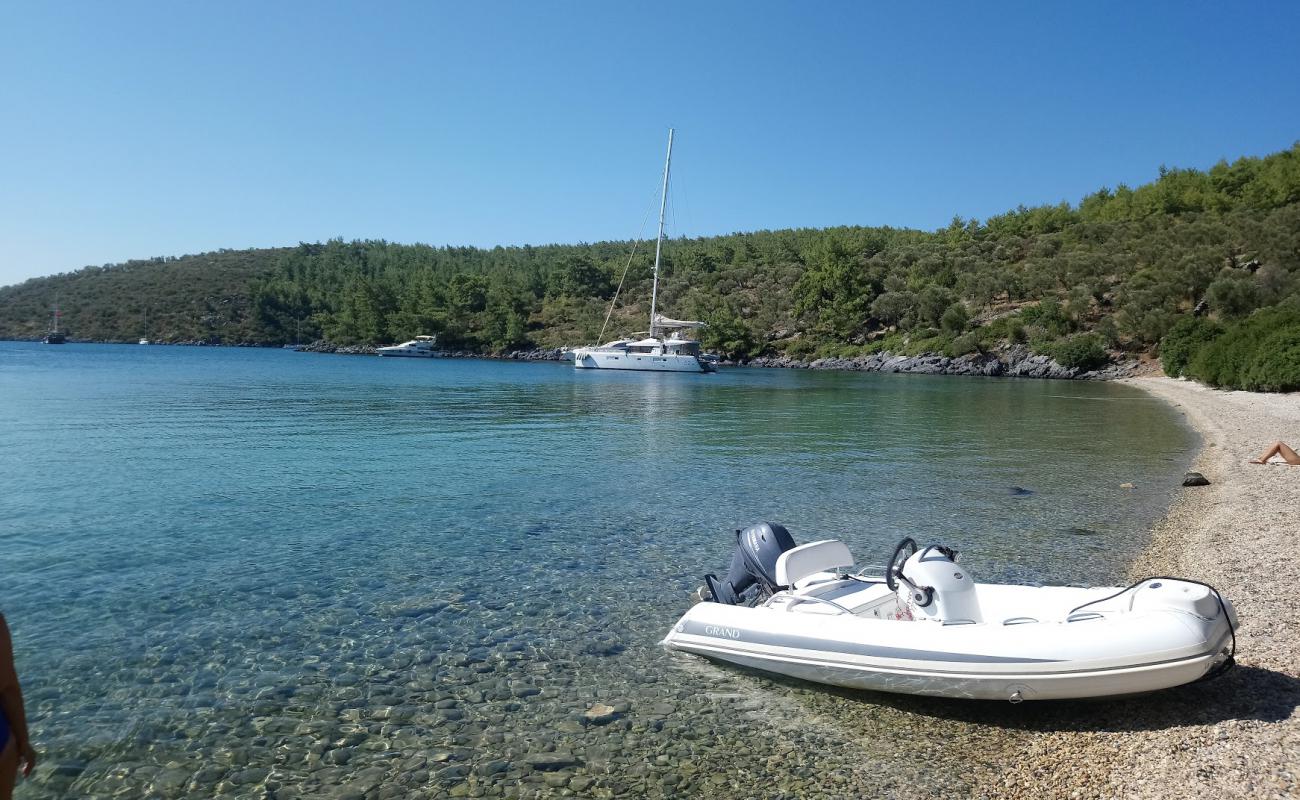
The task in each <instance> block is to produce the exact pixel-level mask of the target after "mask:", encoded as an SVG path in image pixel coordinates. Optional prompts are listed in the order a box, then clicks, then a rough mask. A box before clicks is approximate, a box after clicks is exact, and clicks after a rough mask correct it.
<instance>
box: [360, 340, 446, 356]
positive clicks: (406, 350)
mask: <svg viewBox="0 0 1300 800" xmlns="http://www.w3.org/2000/svg"><path fill="white" fill-rule="evenodd" d="M375 352H376V353H377V354H378V355H381V356H397V357H399V358H433V357H434V356H436V355H438V337H437V336H417V337H415V338H414V339H412V340H410V341H409V342H402V343H401V344H395V345H392V346H389V347H380V348H376V350H375Z"/></svg>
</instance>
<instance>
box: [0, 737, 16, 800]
mask: <svg viewBox="0 0 1300 800" xmlns="http://www.w3.org/2000/svg"><path fill="white" fill-rule="evenodd" d="M17 778H18V743H17V742H15V741H14V737H13V734H12V733H10V734H9V741H7V742H5V746H4V750H0V800H12V798H13V796H14V781H15V780H16V779H17Z"/></svg>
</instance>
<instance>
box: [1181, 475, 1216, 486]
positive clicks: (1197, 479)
mask: <svg viewBox="0 0 1300 800" xmlns="http://www.w3.org/2000/svg"><path fill="white" fill-rule="evenodd" d="M1183 485H1184V486H1209V485H1210V479H1209V478H1207V477H1205V476H1204V475H1202V474H1201V473H1199V472H1189V473H1187V474H1186V475H1184V476H1183Z"/></svg>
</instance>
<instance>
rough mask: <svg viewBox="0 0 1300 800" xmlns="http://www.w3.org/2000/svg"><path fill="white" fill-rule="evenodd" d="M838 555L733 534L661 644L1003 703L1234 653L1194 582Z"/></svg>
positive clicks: (765, 532) (942, 555)
mask: <svg viewBox="0 0 1300 800" xmlns="http://www.w3.org/2000/svg"><path fill="white" fill-rule="evenodd" d="M852 562H853V556H852V555H851V554H850V552H849V549H848V547H846V546H845V545H844V544H843V543H842V542H838V541H835V540H825V541H819V542H812V543H810V544H805V545H802V546H795V544H794V540H793V539H792V538H791V536H790V534H789V533H788V532H787V531H786V529H785V528H783V527H781V526H780V525H772V524H767V523H764V524H760V525H753V526H751V527H749V528H746V529H745V530H743V531H737V545H736V551H735V553H734V554H733V558H732V562H731V567H730V570H729V573H728V575H727V577H726V579H725V580H719V579H718V578H717V577H715V576H713V575H709V576H706V579H705V580H706V586H704V587H701V589H700V590H699V592H698V595H697V599H699V600H700V602H697V603H696V604H695V605H694V606H692V607H691V608H690V609H689V610H688V611H687V612H686V613H685V614H684V615H683V616H682V618H681V619H680V620H679V621H678V622H677V624H676V625H674V626H673V628H672V630H671V631H669V633H668V635H667V637H666V638H665V639H664V641H663V643H664V644H665V645H666V646H668V647H670V648H672V649H675V650H681V651H685V652H688V653H696V654H698V655H702V656H706V657H708V658H710V659H715V660H718V661H725V662H729V663H732V664H737V665H741V666H745V667H751V668H755V669H759V670H765V671H768V672H773V673H778V674H781V675H788V676H791V677H794V678H800V679H803V680H809V681H815V682H819V683H826V684H831V685H835V686H846V687H851V688H857V689H873V690H877V691H885V692H902V693H907V694H922V695H940V696H944V697H955V698H972V699H1001V700H1009V701H1011V702H1013V703H1018V702H1020V701H1022V700H1053V699H1065V698H1085V697H1107V696H1115V695H1128V694H1137V693H1141V692H1150V691H1154V690H1157V689H1166V688H1170V687H1173V686H1179V685H1182V684H1186V683H1192V682H1195V681H1200V680H1206V679H1209V678H1213V677H1216V676H1217V675H1219V674H1222V673H1223V672H1225V671H1227V670H1228V669H1229V668H1231V667H1232V665H1233V664H1234V663H1235V659H1234V655H1235V651H1236V632H1235V631H1236V628H1237V617H1236V612H1235V611H1234V609H1233V607H1232V604H1231V603H1229V602H1228V601H1227V600H1225V599H1224V598H1222V597H1221V596H1220V595H1219V593H1218V592H1217V591H1216V590H1215V589H1214V588H1213V587H1211V586H1209V585H1207V584H1204V583H1200V582H1197V581H1193V580H1186V579H1176V578H1164V577H1161V578H1148V579H1146V580H1143V581H1140V582H1138V583H1135V584H1133V585H1132V586H1129V587H1127V588H1125V587H1104V588H1076V587H1065V586H1012V585H1000V584H985V583H976V582H975V579H974V576H972V575H971V574H970V573H969V571H968V570H967V569H966V568H965V567H963V566H961V565H959V564H958V563H957V553H956V551H954V550H952V549H950V548H947V547H942V546H939V545H930V546H929V547H926V548H924V549H919V550H918V548H917V546H916V543H915V542H914V541H913V540H912V539H904V540H903V541H902V542H901V543H900V544H899V546H898V547H897V548H896V549H895V551H894V554H893V556H892V557H891V559H890V563H889V565H888V566H887V567H885V568H884V570H883V572H884V574H883V575H880V576H877V577H871V576H868V575H866V574H864V573H863V572H854V571H853V569H852Z"/></svg>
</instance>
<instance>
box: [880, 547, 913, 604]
mask: <svg viewBox="0 0 1300 800" xmlns="http://www.w3.org/2000/svg"><path fill="white" fill-rule="evenodd" d="M915 552H916V540H914V539H913V538H912V537H911V536H909V537H907V538H906V539H904V540H903V541H901V542H899V543H898V547H895V548H894V554H893V555H892V556H890V557H889V561H888V562H887V564H886V566H885V584H886V585H887V586H889V590H890V591H891V592H896V591H898V578H899V576H901V575H902V574H903V564H904V563H905V562H906V561H907V559H909V558H911V557H912V554H913V553H915Z"/></svg>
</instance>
